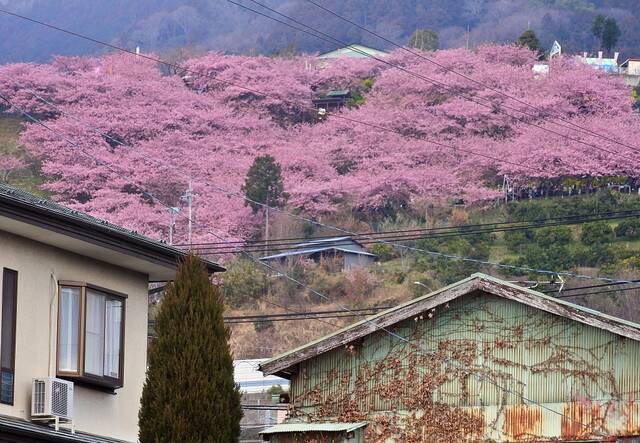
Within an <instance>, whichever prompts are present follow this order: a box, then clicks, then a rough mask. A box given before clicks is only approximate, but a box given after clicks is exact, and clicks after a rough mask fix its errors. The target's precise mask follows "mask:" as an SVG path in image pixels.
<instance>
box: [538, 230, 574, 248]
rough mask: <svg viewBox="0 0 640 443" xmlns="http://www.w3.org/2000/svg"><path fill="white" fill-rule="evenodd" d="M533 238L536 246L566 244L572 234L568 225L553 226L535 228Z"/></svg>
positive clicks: (571, 239)
mask: <svg viewBox="0 0 640 443" xmlns="http://www.w3.org/2000/svg"><path fill="white" fill-rule="evenodd" d="M533 240H534V241H535V243H536V244H537V245H538V246H540V247H543V248H544V247H551V246H555V245H568V244H570V243H571V242H572V241H573V235H572V233H571V228H570V227H568V226H555V227H549V228H541V229H537V230H535V231H534V235H533Z"/></svg>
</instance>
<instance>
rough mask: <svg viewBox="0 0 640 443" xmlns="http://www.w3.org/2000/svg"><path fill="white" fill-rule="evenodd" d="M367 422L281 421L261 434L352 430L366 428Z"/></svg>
mask: <svg viewBox="0 0 640 443" xmlns="http://www.w3.org/2000/svg"><path fill="white" fill-rule="evenodd" d="M365 426H367V422H365V421H363V422H359V423H281V424H279V425H275V426H272V427H270V428H267V429H265V430H264V431H262V432H260V434H284V433H290V432H352V431H355V430H356V429H360V428H364V427H365Z"/></svg>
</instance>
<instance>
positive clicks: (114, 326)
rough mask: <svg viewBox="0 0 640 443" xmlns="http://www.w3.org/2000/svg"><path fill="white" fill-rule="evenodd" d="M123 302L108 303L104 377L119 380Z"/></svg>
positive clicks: (108, 301) (113, 301)
mask: <svg viewBox="0 0 640 443" xmlns="http://www.w3.org/2000/svg"><path fill="white" fill-rule="evenodd" d="M122 308H123V303H122V300H117V299H108V300H107V302H106V316H105V320H106V325H105V335H106V337H105V356H104V375H105V376H107V377H112V378H118V376H119V374H120V338H121V337H120V334H121V333H122Z"/></svg>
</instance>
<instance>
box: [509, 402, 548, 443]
mask: <svg viewBox="0 0 640 443" xmlns="http://www.w3.org/2000/svg"><path fill="white" fill-rule="evenodd" d="M503 430H504V433H505V434H506V435H507V436H509V437H510V438H511V439H513V440H517V441H527V440H529V441H535V440H537V439H539V438H540V436H541V435H542V411H541V410H540V408H536V407H529V406H526V405H513V406H509V407H507V408H506V409H505V416H504V428H503Z"/></svg>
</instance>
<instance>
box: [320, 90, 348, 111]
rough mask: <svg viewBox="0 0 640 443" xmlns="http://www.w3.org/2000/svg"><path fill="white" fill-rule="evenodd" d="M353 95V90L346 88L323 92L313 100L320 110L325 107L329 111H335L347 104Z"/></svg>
mask: <svg viewBox="0 0 640 443" xmlns="http://www.w3.org/2000/svg"><path fill="white" fill-rule="evenodd" d="M351 97H352V96H351V91H349V90H346V89H344V90H337V91H329V92H327V93H326V94H321V95H319V96H317V97H316V98H314V99H312V102H313V106H315V108H316V109H318V110H320V109H324V110H325V111H327V112H333V111H335V110H337V109H340V108H341V107H343V106H344V105H346V104H347V102H348V101H349V100H350V99H351Z"/></svg>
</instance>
